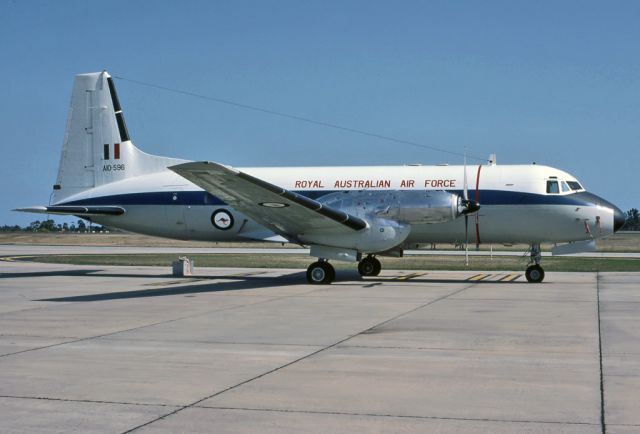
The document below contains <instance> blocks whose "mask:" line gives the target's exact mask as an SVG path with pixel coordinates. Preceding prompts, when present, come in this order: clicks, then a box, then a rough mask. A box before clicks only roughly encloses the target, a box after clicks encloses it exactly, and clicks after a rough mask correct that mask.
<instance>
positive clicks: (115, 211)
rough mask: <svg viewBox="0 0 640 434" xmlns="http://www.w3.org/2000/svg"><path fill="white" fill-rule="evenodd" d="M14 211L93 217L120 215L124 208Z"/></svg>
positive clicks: (38, 207)
mask: <svg viewBox="0 0 640 434" xmlns="http://www.w3.org/2000/svg"><path fill="white" fill-rule="evenodd" d="M14 211H22V212H35V213H39V214H60V215H77V216H80V217H83V216H87V217H89V216H94V215H121V214H124V212H125V211H124V208H121V207H119V206H66V205H53V206H32V207H29V208H17V209H14Z"/></svg>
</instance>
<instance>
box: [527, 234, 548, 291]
mask: <svg viewBox="0 0 640 434" xmlns="http://www.w3.org/2000/svg"><path fill="white" fill-rule="evenodd" d="M541 261H542V252H541V250H540V244H539V243H534V244H531V265H529V266H528V267H527V270H526V271H525V273H524V276H525V277H526V278H527V282H529V283H540V282H542V281H543V280H544V270H543V269H542V266H541V265H540V262H541Z"/></svg>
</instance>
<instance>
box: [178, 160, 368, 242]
mask: <svg viewBox="0 0 640 434" xmlns="http://www.w3.org/2000/svg"><path fill="white" fill-rule="evenodd" d="M169 169H171V170H173V171H174V172H176V173H177V174H179V175H180V176H182V177H184V178H186V179H188V180H189V181H191V182H193V183H194V184H196V185H198V186H199V187H201V188H203V189H205V190H206V191H207V192H209V193H211V194H213V195H215V196H217V197H219V198H220V199H222V200H223V201H224V202H226V203H227V204H229V205H230V206H232V207H234V208H235V209H237V210H238V211H241V212H243V213H245V214H246V215H248V216H249V217H251V218H252V219H254V220H256V221H257V222H258V223H260V224H262V225H264V226H266V227H268V228H269V229H271V230H273V231H275V232H276V233H278V234H280V235H284V236H288V237H295V236H296V235H297V234H302V233H310V232H316V231H323V230H331V231H334V232H337V233H340V232H345V233H348V232H352V231H358V230H361V229H364V228H366V227H367V222H366V221H364V220H363V219H361V218H358V217H355V216H353V215H350V214H348V213H346V212H344V211H342V210H339V209H334V208H330V207H327V206H325V205H323V204H321V203H320V202H317V201H315V200H313V199H309V198H308V197H305V196H302V195H300V194H298V193H295V192H293V191H289V190H286V189H284V188H282V187H279V186H277V185H274V184H271V183H269V182H267V181H264V180H262V179H259V178H256V177H254V176H251V175H249V174H247V173H244V172H240V171H238V170H236V169H234V168H231V167H228V166H224V165H222V164H218V163H213V162H192V163H184V164H179V165H176V166H171V167H169Z"/></svg>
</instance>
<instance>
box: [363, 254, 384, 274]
mask: <svg viewBox="0 0 640 434" xmlns="http://www.w3.org/2000/svg"><path fill="white" fill-rule="evenodd" d="M380 270H382V264H380V261H378V260H377V259H376V258H375V257H374V256H371V255H369V256H367V257H366V258H364V259H363V260H361V261H360V262H359V263H358V273H360V275H361V276H377V275H378V274H380Z"/></svg>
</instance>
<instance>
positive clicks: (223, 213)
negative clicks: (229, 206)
mask: <svg viewBox="0 0 640 434" xmlns="http://www.w3.org/2000/svg"><path fill="white" fill-rule="evenodd" d="M211 223H213V225H214V226H215V227H216V228H217V229H220V230H222V231H226V230H227V229H231V228H232V227H233V216H232V215H231V213H230V212H229V211H227V210H226V209H218V210H216V211H214V212H213V214H211Z"/></svg>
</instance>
